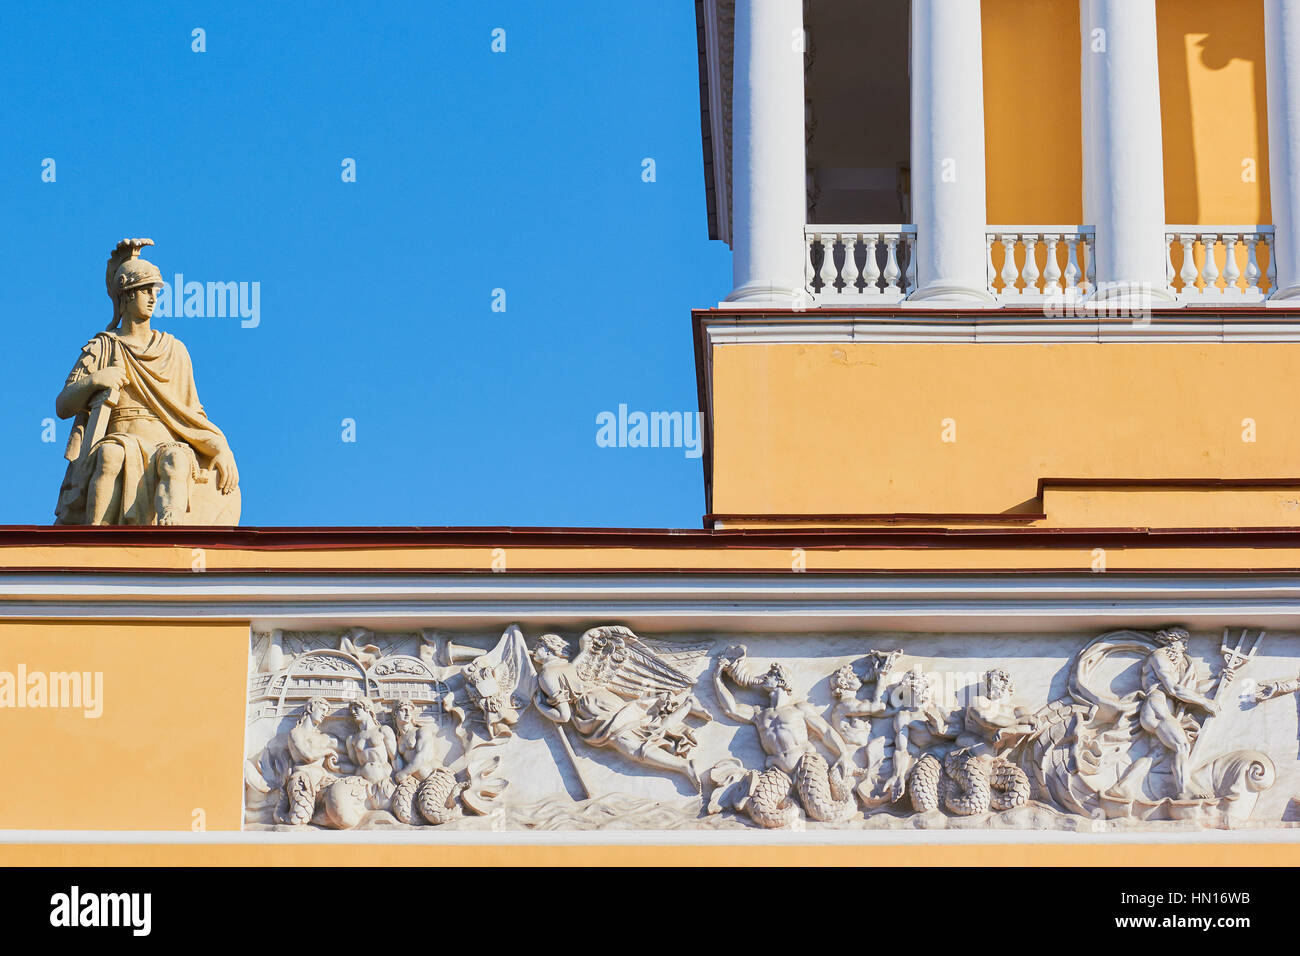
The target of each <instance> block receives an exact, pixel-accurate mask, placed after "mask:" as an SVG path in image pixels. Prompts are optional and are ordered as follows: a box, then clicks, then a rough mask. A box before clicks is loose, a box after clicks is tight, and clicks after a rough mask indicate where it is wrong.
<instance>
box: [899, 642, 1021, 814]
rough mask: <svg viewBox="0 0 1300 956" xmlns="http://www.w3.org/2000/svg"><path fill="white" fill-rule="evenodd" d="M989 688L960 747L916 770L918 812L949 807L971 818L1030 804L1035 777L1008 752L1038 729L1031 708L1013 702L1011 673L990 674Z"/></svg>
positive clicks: (913, 788)
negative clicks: (1029, 774) (1028, 774)
mask: <svg viewBox="0 0 1300 956" xmlns="http://www.w3.org/2000/svg"><path fill="white" fill-rule="evenodd" d="M983 684H984V693H982V694H977V695H976V696H975V698H974V699H973V700H972V701H971V703H970V704H968V705H967V706H966V707H965V708H964V710H963V711H962V716H961V730H960V731H959V732H958V734H957V735H956V747H955V749H953V750H951V751H948V752H947V753H945V754H943V756H942V758H940V757H939V756H938V755H936V754H934V753H928V754H926V755H925V756H923V757H922V758H921V759H920V760H919V761H917V763H916V765H915V767H914V768H913V770H912V773H911V777H910V779H909V781H908V789H909V791H910V793H911V798H912V806H913V807H915V808H916V810H918V811H922V812H924V811H928V810H935V809H938V808H939V807H943V808H944V809H945V810H947V811H948V812H949V813H954V814H957V815H959V816H970V815H973V814H978V813H987V812H988V811H989V810H996V811H1002V810H1010V809H1012V808H1013V807H1021V806H1024V805H1025V804H1027V803H1028V802H1029V792H1030V786H1029V777H1028V776H1027V775H1026V773H1025V772H1024V771H1023V770H1022V769H1020V768H1019V767H1017V766H1016V765H1015V764H1014V763H1012V762H1011V761H1010V760H1008V759H1007V758H1006V757H1004V756H1002V754H1003V753H1004V752H1005V751H1007V750H1010V749H1012V748H1014V747H1015V746H1017V745H1018V744H1019V743H1020V742H1021V741H1022V740H1023V739H1024V737H1025V735H1027V734H1032V733H1033V732H1034V730H1035V729H1036V725H1035V724H1034V723H1033V719H1032V717H1031V715H1030V714H1029V713H1028V711H1026V710H1025V708H1023V707H1016V706H1015V705H1014V704H1013V703H1012V695H1013V694H1014V692H1015V688H1014V685H1013V684H1012V681H1011V675H1010V674H1008V673H1007V672H1006V671H1005V670H1003V669H1002V668H1000V667H998V668H994V669H993V670H990V671H988V672H987V673H986V674H985V675H984V678H983Z"/></svg>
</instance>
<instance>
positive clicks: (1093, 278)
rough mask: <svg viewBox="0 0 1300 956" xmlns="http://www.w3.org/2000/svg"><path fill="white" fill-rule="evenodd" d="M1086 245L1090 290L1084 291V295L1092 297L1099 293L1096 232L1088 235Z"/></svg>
mask: <svg viewBox="0 0 1300 956" xmlns="http://www.w3.org/2000/svg"><path fill="white" fill-rule="evenodd" d="M1084 243H1085V250H1084V251H1085V252H1086V253H1087V259H1088V263H1087V265H1088V288H1086V289H1085V290H1084V294H1085V295H1091V294H1092V293H1093V292H1096V291H1097V256H1096V251H1097V234H1096V233H1095V232H1090V233H1088V235H1087V237H1086V239H1085V240H1084Z"/></svg>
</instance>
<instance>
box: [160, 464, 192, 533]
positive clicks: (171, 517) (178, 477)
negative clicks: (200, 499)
mask: <svg viewBox="0 0 1300 956" xmlns="http://www.w3.org/2000/svg"><path fill="white" fill-rule="evenodd" d="M191 467H192V466H191V463H190V456H189V454H188V452H187V451H186V450H185V449H184V448H179V447H177V446H175V445H172V446H168V447H165V448H161V449H159V450H158V456H157V457H156V458H155V459H154V468H155V469H156V470H157V474H158V487H157V490H156V491H155V492H154V514H156V515H157V516H158V523H159V524H181V523H182V521H183V519H184V516H185V513H186V512H187V511H188V510H189V502H190V474H191Z"/></svg>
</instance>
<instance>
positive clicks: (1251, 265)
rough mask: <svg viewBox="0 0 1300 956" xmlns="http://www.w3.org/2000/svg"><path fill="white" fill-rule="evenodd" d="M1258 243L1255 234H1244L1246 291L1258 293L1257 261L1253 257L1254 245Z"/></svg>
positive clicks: (1257, 237)
mask: <svg viewBox="0 0 1300 956" xmlns="http://www.w3.org/2000/svg"><path fill="white" fill-rule="evenodd" d="M1258 241H1259V235H1258V234H1257V233H1253V232H1248V233H1246V291H1247V292H1257V291H1259V260H1258V259H1257V258H1256V257H1255V243H1257V242H1258Z"/></svg>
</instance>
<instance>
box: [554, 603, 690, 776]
mask: <svg viewBox="0 0 1300 956" xmlns="http://www.w3.org/2000/svg"><path fill="white" fill-rule="evenodd" d="M533 662H534V663H535V664H536V665H537V692H536V694H535V703H536V704H537V709H538V710H539V711H540V712H541V713H542V715H543V716H544V717H546V718H547V719H549V720H551V721H552V722H554V723H555V724H556V725H558V726H559V729H560V735H561V739H562V740H563V742H564V744H565V748H566V750H568V751H569V756H570V758H571V759H572V760H573V761H574V766H575V768H576V769H577V772H578V775H579V777H580V778H581V776H582V770H581V767H580V765H579V764H578V762H577V756H576V755H575V754H574V753H573V751H572V750H571V749H570V748H569V744H568V738H567V737H565V736H564V726H565V725H568V726H571V727H572V728H573V730H574V732H575V733H577V735H578V736H579V737H580V738H581V739H582V740H583V741H584V742H585V743H587V744H589V745H591V746H592V747H608V748H610V749H612V750H615V751H617V752H619V753H621V754H623V755H624V756H625V757H629V758H631V759H632V760H635V761H636V762H638V763H641V764H644V765H646V766H648V767H654V768H655V769H658V770H666V771H668V772H670V773H679V774H682V775H684V776H685V777H686V778H687V779H688V780H690V782H691V785H692V786H694V787H695V788H696V790H697V791H698V790H699V787H700V780H699V775H698V774H697V772H696V770H695V764H694V763H693V761H692V760H691V758H690V752H691V749H692V748H693V747H694V746H695V743H696V741H695V737H694V735H693V733H692V731H691V728H690V727H689V726H688V725H687V723H686V720H687V718H688V717H696V718H698V719H700V720H703V721H709V720H712V719H713V717H712V715H710V714H709V712H708V711H707V710H705V709H704V705H703V704H701V703H700V702H699V700H698V699H696V697H695V695H694V694H693V693H692V692H691V688H692V687H693V686H694V684H695V681H694V680H693V679H692V678H691V677H688V676H687V675H686V674H684V673H682V672H681V671H680V670H678V669H677V668H676V667H674V666H673V665H672V664H670V663H668V662H667V661H666V660H664V659H662V658H661V657H660V655H658V654H657V653H655V651H654V650H653V649H652V648H650V647H649V646H648V645H646V644H645V643H644V642H642V641H641V639H640V638H638V637H637V636H636V635H635V634H633V633H632V631H631V630H629V629H628V628H626V627H618V626H608V627H593V628H592V629H591V630H589V631H587V632H586V633H585V634H583V635H582V638H581V639H580V641H579V650H578V654H577V655H576V656H575V657H573V658H572V659H570V652H569V645H568V643H567V642H566V641H565V640H564V639H563V638H561V637H559V636H558V635H555V634H544V635H542V636H541V637H540V638H539V639H538V642H537V646H536V647H535V648H534V649H533ZM583 788H584V789H585V790H587V792H588V795H589V796H590V795H591V790H590V788H589V787H588V786H587V784H586V782H585V781H583Z"/></svg>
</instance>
